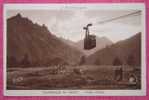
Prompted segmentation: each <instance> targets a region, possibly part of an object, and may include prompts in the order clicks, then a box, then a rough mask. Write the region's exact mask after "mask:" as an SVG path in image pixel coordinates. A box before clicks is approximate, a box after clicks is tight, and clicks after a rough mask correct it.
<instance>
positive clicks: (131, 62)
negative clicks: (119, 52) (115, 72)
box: [127, 54, 135, 66]
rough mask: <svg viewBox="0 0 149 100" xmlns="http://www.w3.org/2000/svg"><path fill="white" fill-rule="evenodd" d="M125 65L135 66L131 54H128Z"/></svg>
mask: <svg viewBox="0 0 149 100" xmlns="http://www.w3.org/2000/svg"><path fill="white" fill-rule="evenodd" d="M127 64H128V65H131V66H132V65H135V61H134V56H133V55H132V54H130V55H129V56H128V58H127Z"/></svg>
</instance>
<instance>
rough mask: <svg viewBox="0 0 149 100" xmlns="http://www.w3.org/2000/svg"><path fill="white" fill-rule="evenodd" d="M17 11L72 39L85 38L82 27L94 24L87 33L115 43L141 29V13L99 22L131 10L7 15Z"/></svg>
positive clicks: (38, 11) (36, 11)
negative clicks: (103, 37)
mask: <svg viewBox="0 0 149 100" xmlns="http://www.w3.org/2000/svg"><path fill="white" fill-rule="evenodd" d="M18 12H20V13H21V14H22V15H23V16H24V17H28V18H29V19H31V20H32V21H33V22H37V23H39V24H41V25H42V24H45V25H46V26H47V27H48V29H49V30H50V31H51V32H52V33H53V34H55V35H57V36H58V37H64V38H66V39H70V40H72V41H78V40H80V39H83V38H84V35H85V31H84V30H83V27H84V26H86V25H87V24H88V23H93V26H91V27H90V32H91V33H92V34H95V35H97V36H106V37H108V38H109V39H111V40H112V41H114V42H117V41H119V40H122V39H126V38H128V37H130V36H132V35H134V34H136V33H137V32H139V31H141V15H133V16H129V17H127V18H123V19H119V20H116V21H112V22H109V23H105V24H98V22H100V21H103V20H107V19H110V18H113V17H118V16H121V15H125V14H129V13H132V12H134V10H131V11H127V10H126V11H125V10H121V11H117V10H115V11H114V10H111V11H110V10H106V11H104V10H17V11H16V10H13V11H9V12H7V14H8V15H7V18H8V17H11V16H13V15H15V14H17V13H18Z"/></svg>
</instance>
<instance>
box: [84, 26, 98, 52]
mask: <svg viewBox="0 0 149 100" xmlns="http://www.w3.org/2000/svg"><path fill="white" fill-rule="evenodd" d="M89 26H92V24H88V25H87V26H86V27H84V28H83V29H84V30H85V31H86V32H85V38H84V49H85V50H90V49H93V48H94V47H96V36H95V35H90V34H89V28H88V27H89Z"/></svg>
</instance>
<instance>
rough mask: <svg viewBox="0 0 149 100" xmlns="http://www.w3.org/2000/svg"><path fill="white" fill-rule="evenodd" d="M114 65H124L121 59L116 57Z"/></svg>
mask: <svg viewBox="0 0 149 100" xmlns="http://www.w3.org/2000/svg"><path fill="white" fill-rule="evenodd" d="M113 65H114V66H119V65H122V62H121V61H120V59H119V58H118V57H116V58H115V59H114V61H113Z"/></svg>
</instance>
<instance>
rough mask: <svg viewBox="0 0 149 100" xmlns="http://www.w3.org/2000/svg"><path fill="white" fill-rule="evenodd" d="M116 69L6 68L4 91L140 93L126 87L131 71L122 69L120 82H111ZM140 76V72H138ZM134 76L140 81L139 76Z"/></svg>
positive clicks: (128, 86)
mask: <svg viewBox="0 0 149 100" xmlns="http://www.w3.org/2000/svg"><path fill="white" fill-rule="evenodd" d="M115 67H116V66H94V65H83V66H75V67H74V66H73V67H72V66H65V69H63V70H57V69H56V68H53V67H52V66H50V67H43V68H41V67H40V68H38V67H35V68H8V69H7V89H10V90H56V89H83V90H84V89H96V90H100V89H102V90H103V89H105V90H106V89H107V90H108V89H113V90H115V89H124V90H125V89H140V81H139V82H138V83H137V85H133V86H132V85H130V84H129V83H128V77H129V74H130V73H132V68H129V67H125V68H123V69H124V72H123V75H124V78H123V80H122V81H121V82H117V81H115V80H114V69H115ZM139 72H140V70H139ZM139 72H137V73H135V74H136V76H137V77H138V79H139V80H140V73H139Z"/></svg>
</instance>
